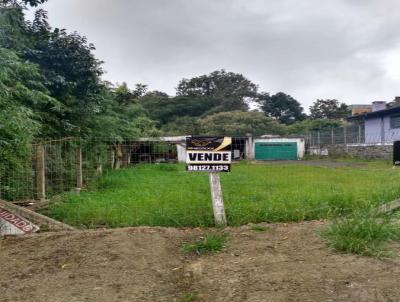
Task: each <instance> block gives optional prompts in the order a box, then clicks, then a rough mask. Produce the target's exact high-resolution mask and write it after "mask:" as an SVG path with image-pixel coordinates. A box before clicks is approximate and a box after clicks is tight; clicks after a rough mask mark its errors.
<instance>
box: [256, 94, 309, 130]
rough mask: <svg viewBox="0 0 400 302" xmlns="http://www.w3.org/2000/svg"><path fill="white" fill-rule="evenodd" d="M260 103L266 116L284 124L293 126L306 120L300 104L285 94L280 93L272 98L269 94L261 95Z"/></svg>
mask: <svg viewBox="0 0 400 302" xmlns="http://www.w3.org/2000/svg"><path fill="white" fill-rule="evenodd" d="M259 102H260V104H261V110H262V111H263V112H264V113H265V115H266V116H268V117H272V118H274V119H277V120H278V121H280V122H282V123H284V124H291V123H294V122H295V121H301V120H303V119H304V118H305V114H304V113H303V108H302V107H301V105H300V103H299V102H298V101H296V100H295V99H294V98H292V97H291V96H290V95H288V94H285V93H283V92H278V93H277V94H274V95H272V96H270V95H269V94H268V93H261V94H260V95H259Z"/></svg>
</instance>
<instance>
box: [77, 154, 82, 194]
mask: <svg viewBox="0 0 400 302" xmlns="http://www.w3.org/2000/svg"><path fill="white" fill-rule="evenodd" d="M76 159H77V165H76V169H77V174H76V191H77V192H78V193H79V192H80V191H81V190H82V188H83V170H82V148H81V147H78V149H77V150H76Z"/></svg>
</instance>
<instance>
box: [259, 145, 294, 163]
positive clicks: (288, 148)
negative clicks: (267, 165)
mask: <svg viewBox="0 0 400 302" xmlns="http://www.w3.org/2000/svg"><path fill="white" fill-rule="evenodd" d="M255 159H256V160H296V159H297V143H296V142H259V143H256V144H255Z"/></svg>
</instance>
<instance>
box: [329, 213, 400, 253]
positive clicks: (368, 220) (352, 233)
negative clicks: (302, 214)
mask: <svg viewBox="0 0 400 302" xmlns="http://www.w3.org/2000/svg"><path fill="white" fill-rule="evenodd" d="M322 235H323V237H325V238H326V239H327V240H328V244H329V246H331V247H332V248H333V249H334V250H336V251H341V252H347V253H354V254H359V255H364V256H374V257H384V256H389V255H390V251H389V250H388V248H387V243H388V242H389V241H391V240H400V227H399V225H398V224H395V223H393V221H392V219H390V216H386V217H374V216H371V215H370V214H366V213H361V214H359V213H356V214H354V215H351V216H350V217H347V218H344V219H339V220H337V221H335V222H334V223H333V224H331V225H330V226H329V227H328V228H327V229H326V230H325V231H324V232H323V234H322Z"/></svg>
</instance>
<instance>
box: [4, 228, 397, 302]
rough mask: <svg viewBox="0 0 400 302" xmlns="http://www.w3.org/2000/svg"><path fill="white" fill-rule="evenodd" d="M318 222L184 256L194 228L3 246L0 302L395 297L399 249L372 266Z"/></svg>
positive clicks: (38, 238)
mask: <svg viewBox="0 0 400 302" xmlns="http://www.w3.org/2000/svg"><path fill="white" fill-rule="evenodd" d="M323 224H324V223H323V222H307V223H296V224H295V223H293V224H274V225H269V228H268V230H267V231H265V232H255V231H253V230H251V229H250V227H249V226H244V227H240V228H228V229H226V232H228V233H229V234H230V235H229V239H228V244H227V247H226V248H225V249H224V250H223V251H222V252H219V253H216V254H210V255H202V256H197V255H187V254H184V253H183V252H182V250H181V246H182V244H183V243H184V242H189V241H191V240H195V239H197V238H199V236H201V235H202V234H204V232H205V231H204V230H200V229H174V228H126V229H114V230H96V231H74V232H62V233H47V234H37V235H30V236H27V237H7V238H4V239H1V240H0V264H1V271H0V301H2V302H6V301H7V302H11V301H13V302H15V301H28V300H29V301H41V302H42V301H52V302H53V301H54V302H55V301H57V302H64V301H65V302H72V301H107V302H109V301H149V302H157V301H168V302H171V301H179V302H180V301H185V302H186V301H230V302H233V301H254V302H258V301H399V300H400V287H399V286H398V285H399V280H400V256H399V253H400V247H398V246H397V247H394V250H395V253H396V254H397V255H394V256H393V257H392V258H390V259H386V260H378V259H373V258H367V257H359V256H354V255H341V254H336V253H334V252H331V251H329V249H328V248H327V247H326V245H325V243H324V242H323V240H322V239H321V238H320V237H319V236H318V232H319V230H320V229H321V227H322V226H323Z"/></svg>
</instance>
